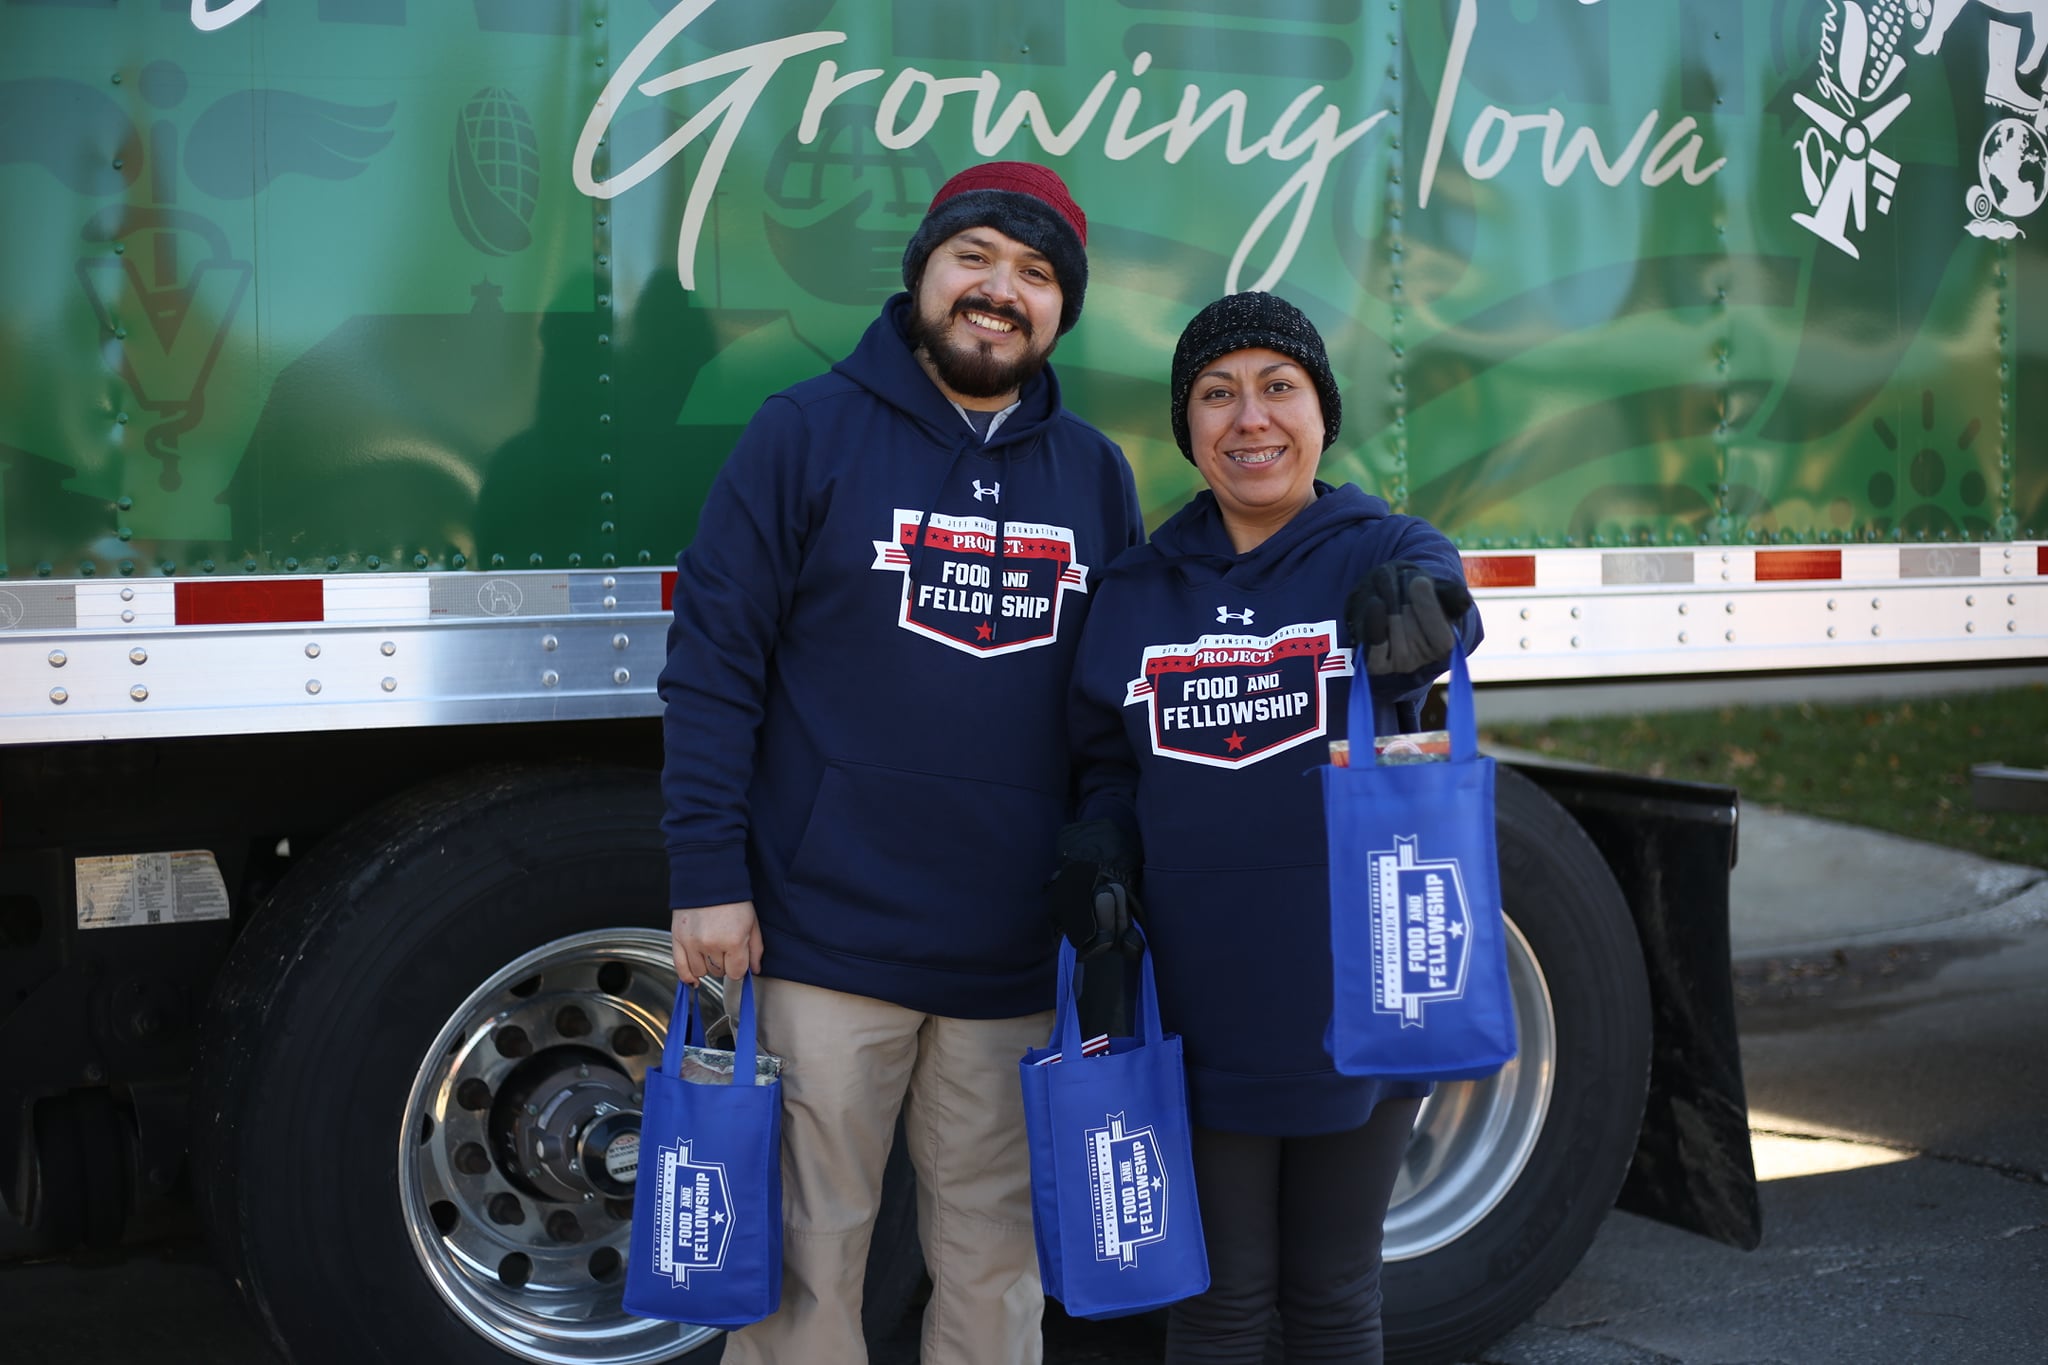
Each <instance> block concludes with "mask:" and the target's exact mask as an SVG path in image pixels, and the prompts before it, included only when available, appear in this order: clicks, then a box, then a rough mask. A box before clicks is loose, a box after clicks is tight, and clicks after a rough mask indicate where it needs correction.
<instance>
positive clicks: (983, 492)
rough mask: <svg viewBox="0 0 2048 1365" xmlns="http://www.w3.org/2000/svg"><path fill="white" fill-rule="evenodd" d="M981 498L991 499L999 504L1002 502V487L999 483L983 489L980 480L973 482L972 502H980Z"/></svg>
mask: <svg viewBox="0 0 2048 1365" xmlns="http://www.w3.org/2000/svg"><path fill="white" fill-rule="evenodd" d="M983 497H991V498H994V499H995V500H996V501H997V502H1001V501H1002V500H1003V486H1002V485H1001V484H999V483H992V484H990V485H989V486H988V487H986V488H983V487H982V486H981V480H980V479H976V480H975V481H974V500H975V501H976V502H980V501H981V500H982V498H983Z"/></svg>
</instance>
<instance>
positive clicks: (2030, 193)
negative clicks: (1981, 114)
mask: <svg viewBox="0 0 2048 1365" xmlns="http://www.w3.org/2000/svg"><path fill="white" fill-rule="evenodd" d="M1977 171H1978V174H1979V175H1980V176H1981V177H1982V178H1983V184H1984V188H1985V189H1986V190H1988V191H1989V192H1990V194H1991V201H1992V202H1993V203H1994V204H1996V205H1997V206H1998V211H1999V212H2000V213H2002V214H2004V215H2005V216H2006V217H2008V218H2024V217H2026V216H2027V215H2028V214H2030V213H2032V212H2033V211H2034V210H2035V209H2037V208H2040V207H2041V201H2042V199H2043V198H2044V197H2048V143H2044V142H2043V141H2042V138H2041V134H2040V133H2039V132H2037V131H2036V130H2035V128H2034V126H2033V125H2032V124H2031V123H2028V122H2026V121H2025V120H2023V119H2016V118H2007V119H2000V120H1999V121H1998V122H1996V123H1994V124H1992V125H1991V128H1990V130H1989V131H1987V132H1986V133H1985V134H1984V145H1983V146H1982V147H1981V148H1979V149H1978V152H1977Z"/></svg>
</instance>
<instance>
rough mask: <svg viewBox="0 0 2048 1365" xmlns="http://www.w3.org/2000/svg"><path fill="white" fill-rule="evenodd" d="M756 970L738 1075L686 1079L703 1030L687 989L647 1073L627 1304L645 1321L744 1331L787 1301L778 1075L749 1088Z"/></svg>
mask: <svg viewBox="0 0 2048 1365" xmlns="http://www.w3.org/2000/svg"><path fill="white" fill-rule="evenodd" d="M753 987H754V983H753V978H752V977H748V978H745V979H744V981H743V982H742V984H741V986H740V1013H739V1028H738V1032H737V1035H736V1037H735V1039H734V1052H735V1056H734V1059H733V1071H732V1078H731V1079H732V1083H731V1084H729V1085H712V1084H700V1083H698V1082H694V1081H687V1080H684V1079H683V1078H682V1074H681V1073H682V1062H683V1050H684V1048H685V1046H686V1045H688V1044H689V1043H690V1042H691V1041H692V1039H693V1037H694V1035H695V1034H696V1032H697V1029H698V1020H697V1010H696V1007H695V1002H694V1001H693V1000H692V999H691V996H690V990H689V988H688V987H687V986H680V985H679V986H677V987H676V1005H675V1013H674V1015H673V1016H672V1017H671V1018H670V1020H669V1029H668V1040H667V1042H666V1043H665V1044H663V1046H662V1053H661V1067H660V1069H659V1070H656V1071H649V1072H648V1073H647V1095H646V1103H645V1107H644V1110H643V1113H642V1116H641V1120H640V1171H639V1177H638V1180H637V1183H636V1187H635V1189H634V1192H633V1243H632V1254H631V1256H630V1258H629V1259H628V1261H627V1263H626V1294H625V1308H626V1311H627V1312H628V1313H633V1314H636V1315H638V1316H640V1317H643V1318H665V1319H667V1320H669V1321H671V1322H687V1323H694V1324H696V1325H698V1326H702V1327H744V1326H746V1325H747V1324H748V1323H750V1322H759V1321H760V1320H761V1319H762V1318H765V1317H767V1316H768V1315H769V1314H771V1313H773V1312H774V1311H775V1310H776V1309H777V1308H778V1307H780V1306H781V1303H782V1082H781V1080H780V1079H775V1080H772V1081H768V1082H767V1083H765V1084H752V1083H750V1082H753V1081H754V1079H755V1075H756V1071H757V1057H758V1052H759V1044H758V1040H757V1037H756V1028H755V1021H754V988H753Z"/></svg>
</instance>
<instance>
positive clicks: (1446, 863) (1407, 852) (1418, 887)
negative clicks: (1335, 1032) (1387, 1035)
mask: <svg viewBox="0 0 2048 1365" xmlns="http://www.w3.org/2000/svg"><path fill="white" fill-rule="evenodd" d="M1419 848H1420V837H1419V836H1417V835H1396V836H1395V838H1394V847H1392V848H1390V849H1380V850H1376V851H1374V852H1373V853H1371V854H1369V855H1368V856H1367V869H1368V871H1367V886H1368V887H1369V888H1370V890H1371V893H1372V900H1371V917H1372V973H1373V989H1372V1007H1373V1012H1374V1013H1375V1014H1393V1015H1399V1016H1400V1019H1401V1027H1402V1028H1420V1027H1422V1026H1423V1025H1424V1024H1425V1023H1426V1022H1427V1021H1426V1020H1424V1018H1423V1007H1424V1006H1426V1005H1429V1004H1432V1003H1434V1002H1436V1001H1439V1000H1458V999H1462V998H1463V997H1464V994H1465V975H1466V969H1467V967H1468V966H1469V965H1470V962H1471V956H1472V907H1471V903H1470V902H1469V901H1468V900H1467V899H1466V896H1465V879H1464V877H1463V876H1462V875H1461V874H1460V872H1459V870H1458V860H1457V859H1456V858H1438V859H1425V858H1423V857H1422V856H1421V854H1420V853H1419V852H1418V849H1419Z"/></svg>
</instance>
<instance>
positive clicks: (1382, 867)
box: [1323, 641, 1515, 1081]
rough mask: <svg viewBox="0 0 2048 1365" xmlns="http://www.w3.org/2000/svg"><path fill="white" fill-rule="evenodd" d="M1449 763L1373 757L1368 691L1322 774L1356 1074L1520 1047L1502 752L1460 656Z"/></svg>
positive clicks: (1500, 1054)
mask: <svg viewBox="0 0 2048 1365" xmlns="http://www.w3.org/2000/svg"><path fill="white" fill-rule="evenodd" d="M1449 710H1450V717H1449V726H1450V731H1451V753H1450V761H1449V762H1444V763H1433V762H1432V763H1410V764H1402V765H1399V766H1395V765H1390V764H1384V763H1376V762H1375V759H1374V754H1373V744H1372V708H1371V699H1370V695H1369V689H1368V688H1366V687H1364V686H1358V685H1354V686H1353V687H1352V689H1351V712H1350V734H1351V736H1352V742H1351V763H1352V766H1350V767H1335V766H1332V767H1326V768H1324V769H1323V813H1324V818H1325V820H1326V822H1327V824H1328V827H1329V836H1330V948H1331V956H1332V958H1333V959H1334V961H1335V964H1336V980H1335V991H1334V998H1333V1011H1332V1016H1331V1020H1330V1029H1329V1035H1328V1040H1327V1041H1328V1043H1329V1047H1330V1055H1331V1057H1332V1059H1333V1060H1334V1061H1335V1062H1336V1066H1337V1070H1339V1071H1341V1072H1343V1073H1345V1074H1346V1075H1352V1076H1387V1077H1398V1078H1402V1079H1409V1080H1432V1081H1452V1080H1469V1079H1472V1078H1474V1077H1478V1076H1488V1075H1491V1074H1493V1073H1494V1072H1495V1071H1498V1070H1499V1069H1500V1068H1501V1067H1502V1066H1503V1065H1505V1064H1506V1063H1507V1062H1508V1061H1509V1060H1511V1059H1512V1058H1513V1057H1514V1055H1515V1014H1514V1000H1513V998H1512V996H1511V994H1510V992H1509V989H1508V977H1507V943H1506V931H1505V928H1504V926H1503V924H1502V921H1501V900H1500V868H1499V860H1498V857H1497V855H1496V852H1495V847H1494V823H1493V821H1494V810H1493V772H1494V767H1493V760H1492V759H1491V758H1485V757H1482V756H1481V755H1480V753H1479V739H1478V727H1477V723H1476V722H1475V720H1474V719H1473V715H1472V677H1471V673H1470V672H1469V670H1468V669H1467V668H1466V665H1465V651H1464V646H1463V642H1462V641H1460V642H1459V644H1458V645H1457V646H1455V647H1454V648H1453V649H1452V652H1451V691H1450V708H1449Z"/></svg>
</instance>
